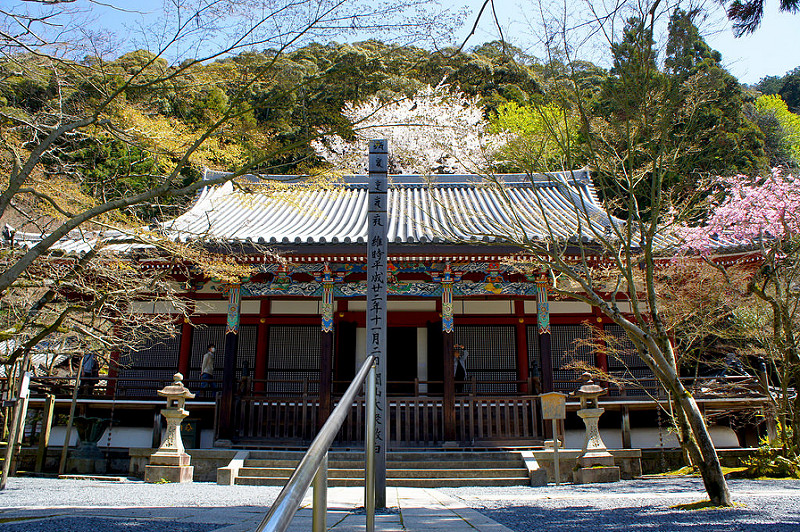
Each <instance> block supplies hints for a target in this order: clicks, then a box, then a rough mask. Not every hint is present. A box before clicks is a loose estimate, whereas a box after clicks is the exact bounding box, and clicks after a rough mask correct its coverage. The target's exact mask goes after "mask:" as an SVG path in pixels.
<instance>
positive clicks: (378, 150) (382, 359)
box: [366, 140, 389, 508]
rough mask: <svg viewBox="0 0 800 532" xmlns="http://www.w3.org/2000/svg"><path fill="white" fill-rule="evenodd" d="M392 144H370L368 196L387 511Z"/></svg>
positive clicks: (379, 441) (378, 492)
mask: <svg viewBox="0 0 800 532" xmlns="http://www.w3.org/2000/svg"><path fill="white" fill-rule="evenodd" d="M388 167H389V145H388V143H387V141H386V140H371V141H370V143H369V188H368V195H367V202H368V205H367V237H368V238H367V316H366V323H367V354H369V355H373V356H375V396H376V397H375V399H376V400H375V448H374V452H375V506H376V507H377V508H386V448H387V446H388V445H389V423H388V421H389V420H388V417H389V411H388V409H387V406H386V405H387V403H386V370H387V360H386V354H387V353H386V335H387V327H386V298H387V281H388V279H387V256H386V255H387V253H388V242H387V240H386V231H387V228H388V226H389V223H388V214H387V201H386V197H387V195H388V192H387V191H388V183H387V171H388Z"/></svg>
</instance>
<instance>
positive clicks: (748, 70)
mask: <svg viewBox="0 0 800 532" xmlns="http://www.w3.org/2000/svg"><path fill="white" fill-rule="evenodd" d="M566 1H567V2H568V3H569V4H574V5H576V6H579V5H580V4H582V3H583V2H581V1H580V0H566ZM495 2H496V4H495V5H496V7H497V10H498V18H499V19H500V22H501V27H502V28H503V33H504V35H505V37H506V39H507V40H508V41H510V42H512V43H514V44H516V45H518V46H520V47H521V48H523V49H524V48H525V47H526V44H529V43H530V41H531V37H530V27H531V25H530V23H529V22H527V21H526V18H528V16H527V15H528V9H527V6H530V5H532V4H534V0H495ZM712 2H713V0H712ZM482 3H483V0H469V5H470V7H471V8H472V9H473V12H474V13H477V11H478V9H479V8H480V6H481V4H482ZM597 3H598V4H599V3H600V2H597ZM778 3H779V0H766V9H765V15H764V19H763V22H762V25H761V27H760V28H759V29H758V30H757V31H756V32H755V33H754V34H752V35H749V36H746V37H740V38H736V37H734V36H733V32H732V31H731V24H730V23H729V22H728V20H727V18H726V17H725V16H724V12H723V11H722V9H721V8H720V7H719V5H718V4H717V3H716V2H713V3H711V4H709V5H708V6H707V7H708V8H709V9H710V13H709V15H708V20H707V21H706V23H705V24H703V25H702V26H701V28H702V30H703V34H704V36H705V38H706V41H707V42H708V43H709V45H710V46H711V47H712V48H714V49H715V50H718V51H719V52H720V53H722V57H723V61H724V63H725V66H726V68H727V69H728V70H729V71H730V72H731V73H732V74H733V75H735V76H736V77H737V78H739V81H741V82H743V83H750V84H752V83H756V82H758V80H760V79H761V78H763V77H764V76H768V75H772V76H774V75H779V76H782V75H783V74H785V73H786V72H787V71H789V70H792V69H793V68H795V67H797V66H800V14H796V15H790V14H787V13H780V12H779V11H778ZM484 18H486V20H485V21H484V22H483V23H482V24H481V26H480V28H479V29H478V31H477V32H476V35H475V36H474V37H473V39H474V43H480V42H485V41H488V40H493V39H496V38H497V37H498V32H497V29H496V27H495V25H494V22H493V21H492V20H491V19H490V18H488V17H486V14H484ZM468 32H469V30H468V29H464V30H463V36H466V35H467V34H468ZM471 42H472V41H471ZM533 51H534V52H535V46H534V48H533ZM533 55H536V53H534V54H533ZM604 66H608V65H604Z"/></svg>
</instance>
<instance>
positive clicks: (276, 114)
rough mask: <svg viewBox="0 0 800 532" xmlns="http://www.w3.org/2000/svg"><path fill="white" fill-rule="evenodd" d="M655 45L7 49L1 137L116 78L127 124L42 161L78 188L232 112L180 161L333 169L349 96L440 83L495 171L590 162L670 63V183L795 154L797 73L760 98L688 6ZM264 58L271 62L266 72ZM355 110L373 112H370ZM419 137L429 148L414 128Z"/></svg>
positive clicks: (132, 188) (141, 168)
mask: <svg viewBox="0 0 800 532" xmlns="http://www.w3.org/2000/svg"><path fill="white" fill-rule="evenodd" d="M655 50H656V47H655V42H654V40H653V37H652V36H651V35H648V34H647V31H646V29H645V27H644V26H643V24H642V23H641V21H640V20H637V19H631V20H629V21H628V24H627V27H626V30H625V32H624V34H623V36H622V38H621V39H620V40H619V42H616V43H614V44H613V46H612V48H611V52H612V55H613V66H612V68H611V69H610V70H606V69H603V68H601V67H599V66H597V65H594V64H592V63H590V62H586V61H579V60H572V61H569V62H562V61H558V60H555V59H551V60H549V61H543V60H542V59H541V58H536V57H531V56H529V55H526V54H525V53H524V52H522V51H521V50H519V49H517V48H515V47H513V46H511V45H509V44H505V43H502V42H499V41H496V42H490V43H486V44H483V45H480V46H476V47H473V48H472V49H470V50H469V51H458V50H455V49H444V50H440V51H436V52H431V51H429V50H425V49H422V48H417V47H413V46H406V47H395V46H391V45H387V44H384V43H381V42H377V41H366V42H360V43H356V44H339V43H335V42H331V43H327V44H311V45H307V46H303V47H301V48H299V49H297V50H294V51H292V52H290V53H278V52H277V51H275V50H264V51H262V52H252V51H248V52H243V53H238V54H236V55H232V56H229V57H225V58H223V59H219V60H216V61H213V62H210V63H195V64H188V65H187V64H178V65H171V64H168V63H167V62H166V61H165V60H164V59H163V58H160V57H155V56H153V55H152V54H150V53H149V52H145V51H138V52H133V53H128V54H125V55H122V56H120V57H119V58H118V59H116V60H114V61H101V60H100V59H97V58H93V57H87V58H85V59H84V60H83V61H80V62H71V63H65V62H61V63H54V62H53V61H52V60H50V59H47V58H41V57H37V56H33V55H31V56H25V55H17V56H12V57H6V58H4V59H3V60H2V62H0V80H1V81H0V106H2V112H3V114H4V115H5V119H4V122H5V123H4V125H3V128H4V130H5V132H6V138H7V141H8V142H10V143H12V144H16V145H18V146H21V147H24V146H25V144H26V142H30V141H31V139H32V138H33V136H35V135H36V132H35V128H26V127H19V126H20V125H21V124H22V125H24V124H35V123H38V122H43V123H47V122H48V121H50V122H53V123H54V122H57V121H58V120H60V119H62V118H63V116H65V115H80V113H81V111H82V110H86V109H90V108H91V107H92V106H93V105H95V104H96V103H97V102H98V101H100V100H101V99H102V98H104V97H105V96H106V95H108V94H109V93H112V92H113V91H114V90H115V89H116V88H117V87H122V89H121V90H122V94H121V97H119V98H116V99H114V101H113V104H112V105H109V106H107V107H106V108H104V109H103V112H104V113H106V114H108V115H110V116H113V119H114V121H115V123H117V124H118V125H117V126H116V128H115V130H111V131H110V130H108V129H104V128H102V127H97V128H95V129H94V130H89V131H85V132H84V134H81V135H75V136H65V137H64V138H62V139H60V140H59V143H60V146H59V150H58V151H59V157H58V158H57V159H52V160H50V161H44V162H45V165H44V166H45V168H48V171H52V172H53V173H54V174H59V175H60V176H61V177H64V176H69V175H70V172H71V171H72V170H74V173H73V175H75V177H76V181H75V185H76V186H77V187H78V188H79V189H80V193H81V194H86V195H88V196H90V197H92V198H94V199H95V200H101V201H107V200H108V199H110V198H113V197H118V196H119V197H121V196H124V195H128V194H130V193H135V192H137V191H141V190H147V189H148V188H149V187H151V186H152V183H151V182H149V180H150V177H149V176H152V175H158V174H162V173H164V172H167V171H169V170H170V169H171V168H172V167H174V165H175V164H176V163H177V162H178V159H179V158H180V155H181V153H182V152H183V151H184V150H185V148H186V146H187V144H188V143H190V142H191V141H192V140H194V139H196V138H198V136H199V135H200V133H201V132H202V131H205V130H207V129H208V128H209V126H211V125H213V124H214V123H215V122H217V121H218V120H220V119H221V117H223V115H225V116H226V118H225V124H224V126H223V127H221V128H219V129H218V130H217V131H216V132H215V134H214V135H213V137H212V138H209V139H207V140H205V141H204V143H203V145H202V146H201V147H200V148H199V149H198V150H196V151H195V152H194V153H193V154H192V157H191V159H190V161H189V162H190V163H191V165H189V166H187V167H186V168H183V169H181V172H182V173H183V174H184V175H185V176H186V178H187V179H189V178H191V177H193V176H192V174H194V176H196V172H198V171H199V169H200V168H202V166H210V167H214V168H220V169H233V168H235V167H236V166H238V165H239V164H240V163H241V161H243V160H245V159H247V160H257V161H259V163H258V167H259V168H260V169H261V170H262V171H263V172H268V173H276V174H296V173H306V172H309V171H313V170H315V169H319V168H324V167H326V166H330V164H331V163H330V161H326V160H325V158H324V157H323V156H322V155H323V153H322V152H321V150H320V149H319V146H320V145H322V144H324V143H325V141H324V139H327V138H329V137H330V135H336V136H337V138H339V139H341V140H342V141H343V142H345V143H347V142H350V141H353V140H355V138H356V136H357V133H356V131H357V130H358V129H359V126H360V125H363V124H360V123H359V124H356V125H355V126H356V128H355V129H354V124H353V116H352V115H348V114H347V113H346V112H344V110H345V109H346V108H347V106H348V105H349V106H351V108H352V106H354V105H358V104H360V103H364V102H368V101H371V102H373V104H372V105H374V106H375V105H376V107H375V108H376V109H380V108H381V106H382V105H383V104H389V103H390V102H396V101H400V102H406V103H407V105H408V107H409V108H411V107H412V106H414V107H415V106H416V104H415V103H414V97H415V94H417V93H419V92H420V91H423V90H424V89H426V87H435V86H438V85H443V86H444V88H443V89H442V90H445V91H447V92H449V93H451V94H453V95H454V97H455V96H458V97H460V98H462V99H461V100H459V101H460V102H461V103H459V104H458V105H462V106H466V105H477V106H480V109H481V112H482V117H483V119H484V120H483V122H482V123H480V124H472V125H471V127H474V128H475V129H476V131H477V130H479V132H480V133H485V134H486V135H487V138H489V136H491V135H494V140H493V143H492V150H491V155H492V156H493V158H494V160H493V161H491V163H492V167H493V168H495V169H498V170H501V171H526V170H532V171H541V170H546V169H556V168H561V167H570V166H571V167H580V166H584V165H586V164H591V163H592V155H591V153H589V152H590V151H591V147H590V143H589V142H587V140H588V139H587V138H586V137H587V135H589V134H590V133H589V131H592V129H591V128H587V127H584V126H585V125H586V124H587V123H589V122H594V121H602V122H603V123H604V124H605V126H604V127H605V128H606V129H607V131H608V132H609V135H610V136H613V135H614V134H617V133H620V132H619V131H617V127H618V125H620V124H623V123H624V122H625V119H626V113H627V112H628V106H629V105H630V103H631V101H633V100H637V98H639V97H640V96H641V95H637V94H635V92H632V91H631V82H632V81H634V80H635V78H636V75H637V72H639V71H641V70H642V69H643V68H649V67H650V66H653V67H655V68H658V69H659V71H660V72H661V74H660V76H661V77H660V78H658V79H656V80H655V81H652V82H651V83H655V84H657V85H658V84H663V87H660V86H659V87H655V90H661V91H672V92H673V94H672V96H670V98H668V99H667V101H669V102H671V105H673V107H672V108H670V109H666V110H664V109H662V111H666V112H669V113H672V114H673V115H674V121H673V123H672V126H671V127H670V130H669V131H666V132H662V133H661V134H664V135H666V136H667V137H669V138H670V139H671V141H673V142H674V143H675V144H676V146H678V145H679V146H680V147H681V148H680V150H678V151H679V153H677V152H676V155H675V157H676V160H675V161H674V164H673V165H672V168H673V174H674V177H673V179H674V180H681V179H689V180H690V179H691V178H690V177H688V176H692V175H697V174H698V173H710V174H726V175H730V174H736V173H746V174H753V175H755V174H757V173H759V172H761V171H763V170H765V169H766V168H767V167H768V166H769V165H777V164H796V163H797V162H798V158H799V157H800V125H798V121H800V118H798V116H797V115H796V114H794V113H795V112H796V111H797V109H798V108H797V105H798V101H797V97H796V96H797V94H795V93H796V92H797V90H796V89H797V86H798V82H797V79H800V74H798V73H797V70H795V71H794V72H792V73H790V74H787V76H786V77H784V78H778V77H774V78H767V79H765V80H763V81H762V82H761V83H760V84H759V85H758V86H757V87H756V88H757V89H758V91H761V92H762V93H764V94H765V95H772V96H769V98H768V99H764V97H763V96H761V97H760V93H759V92H758V91H757V90H748V89H747V88H745V87H743V86H742V85H740V84H739V83H738V81H737V80H736V79H735V78H734V77H733V76H732V75H730V74H729V73H728V72H727V71H726V70H725V69H724V68H723V67H722V66H721V60H722V58H721V57H720V54H719V53H718V52H716V51H714V50H711V49H710V48H709V47H708V45H707V44H706V43H705V41H704V40H703V38H702V37H701V36H700V34H699V32H698V30H697V28H696V27H695V26H694V24H693V23H692V21H691V17H689V16H688V15H687V14H686V13H683V12H678V11H676V12H675V13H674V14H673V17H672V21H671V23H670V33H669V40H668V42H667V46H666V54H665V56H664V57H659V55H658V54H657V53H656V51H655ZM23 63H24V65H25V69H24V71H23V70H22V69H21V68H20V67H19V66H20V65H21V64H23ZM141 69H144V72H143V73H139V71H140V70H141ZM261 71H269V72H270V74H269V75H268V76H260V75H259V74H258V73H259V72H261ZM131 78H133V79H134V81H133V82H128V81H127V80H128V79H131ZM565 84H568V85H570V87H572V88H575V87H577V88H578V89H579V90H580V94H581V95H582V97H581V101H576V100H575V96H574V94H575V92H574V91H572V92H571V93H570V94H571V96H570V97H564V96H563V95H564V94H565V91H564V90H563V87H564V86H565ZM640 88H641V90H642V91H652V90H654V87H653V86H649V87H640ZM759 97H760V98H759ZM375 102H377V104H376V103H375ZM463 102H470V103H463ZM232 103H234V105H231V104H232ZM786 104H788V108H787V106H786ZM692 106H695V107H694V108H692ZM698 108H699V111H698ZM232 110H233V111H232ZM445 112H446V110H445ZM690 115H691V119H690V120H689V119H686V117H688V116H690ZM445 116H446V114H445ZM548 117H549V118H550V119H549V120H548ZM555 118H558V120H555ZM360 119H361V120H366V122H368V123H369V125H371V126H376V125H379V124H378V122H379V120H378V115H376V114H375V112H374V111H373V112H371V114H370V116H369V117H361V118H360ZM384 119H386V118H384ZM559 121H560V123H561V125H562V126H563V129H564V132H563V135H562V136H563V138H564V139H565V140H568V142H565V143H559V142H556V143H553V141H552V140H550V141H548V142H547V143H545V142H544V141H542V140H541V139H540V137H543V136H549V137H551V138H552V135H542V133H543V131H544V130H545V129H547V128H548V127H549V128H552V125H551V123H553V122H559ZM615 132H616V133H615ZM654 135H655V133H654V132H653V131H648V129H647V127H646V126H643V127H641V128H640V129H638V130H637V131H634V132H629V134H628V135H627V136H619V137H618V138H617V139H616V140H614V142H617V143H618V144H619V148H620V150H623V149H628V148H630V145H631V144H632V143H633V144H637V145H640V149H642V150H647V144H648V142H651V139H653V138H655V137H654ZM320 137H322V138H323V140H322V141H321V142H320V141H319V140H317V139H318V138H320ZM623 137H624V138H623ZM132 139H133V141H132ZM315 142H316V146H317V149H315V148H314V146H315ZM567 146H568V147H567ZM419 149H420V150H424V149H426V146H425V143H424V141H422V140H421V139H420V146H419ZM415 170H417V171H425V170H424V169H423V170H420V169H415ZM429 171H448V170H447V168H445V166H442V167H440V168H438V169H432V170H429ZM449 171H452V168H451V169H450V170H449ZM601 182H602V180H601ZM687 184H689V183H687Z"/></svg>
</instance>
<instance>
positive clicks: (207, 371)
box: [200, 344, 217, 390]
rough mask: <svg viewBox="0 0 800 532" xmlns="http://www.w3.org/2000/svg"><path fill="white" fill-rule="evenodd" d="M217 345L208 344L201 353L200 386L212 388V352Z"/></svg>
mask: <svg viewBox="0 0 800 532" xmlns="http://www.w3.org/2000/svg"><path fill="white" fill-rule="evenodd" d="M216 351H217V347H216V346H215V345H214V344H208V349H207V350H206V352H205V354H204V355H203V361H202V363H201V365H200V388H210V389H211V390H213V389H214V384H213V382H212V381H213V380H214V353H216Z"/></svg>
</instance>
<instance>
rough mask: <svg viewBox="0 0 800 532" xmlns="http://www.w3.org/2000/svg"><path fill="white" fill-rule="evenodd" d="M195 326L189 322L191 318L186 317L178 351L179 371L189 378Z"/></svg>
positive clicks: (182, 325) (182, 326)
mask: <svg viewBox="0 0 800 532" xmlns="http://www.w3.org/2000/svg"><path fill="white" fill-rule="evenodd" d="M193 332H194V327H192V324H191V323H190V322H189V318H184V319H183V323H182V324H181V347H180V351H179V352H178V372H179V373H181V374H183V375H186V380H189V366H190V365H191V361H192V333H193Z"/></svg>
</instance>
